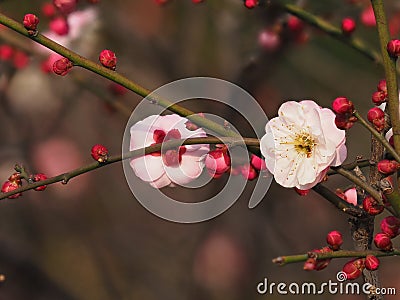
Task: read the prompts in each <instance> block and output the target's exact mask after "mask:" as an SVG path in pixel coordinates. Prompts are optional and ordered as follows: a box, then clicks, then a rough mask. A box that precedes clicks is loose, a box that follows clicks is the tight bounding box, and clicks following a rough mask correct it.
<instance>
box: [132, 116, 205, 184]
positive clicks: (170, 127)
mask: <svg viewBox="0 0 400 300" xmlns="http://www.w3.org/2000/svg"><path fill="white" fill-rule="evenodd" d="M186 122H188V119H186V118H183V117H180V116H178V115H175V114H173V115H167V116H159V115H153V116H149V117H147V118H146V119H144V120H143V121H140V122H138V123H136V124H135V125H133V126H132V127H131V130H130V133H131V140H130V150H131V151H132V150H135V149H140V148H143V147H147V146H150V145H152V144H156V143H162V142H165V141H169V140H174V139H186V138H194V137H206V132H205V131H204V130H203V129H201V128H199V129H197V130H193V131H190V130H188V129H187V128H186V124H185V123H186ZM209 150H210V146H209V145H205V144H200V145H185V146H180V147H179V148H178V149H169V150H162V151H160V152H156V153H153V154H149V155H145V156H142V157H139V158H136V159H132V160H131V162H130V165H131V167H132V169H133V171H134V172H135V174H136V176H138V177H139V178H140V179H142V180H143V181H146V182H149V183H150V185H151V186H153V187H155V188H162V187H165V186H168V185H173V183H175V184H179V185H183V184H187V183H189V182H190V181H193V180H194V179H196V178H197V177H199V176H200V174H201V173H202V170H203V167H204V163H203V157H204V156H205V155H206V154H207V153H208V151H209Z"/></svg>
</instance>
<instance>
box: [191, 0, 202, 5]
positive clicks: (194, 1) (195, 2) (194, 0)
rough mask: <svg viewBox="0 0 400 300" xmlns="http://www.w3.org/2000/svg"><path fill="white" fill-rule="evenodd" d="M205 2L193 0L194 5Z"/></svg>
mask: <svg viewBox="0 0 400 300" xmlns="http://www.w3.org/2000/svg"><path fill="white" fill-rule="evenodd" d="M203 1H204V0H192V2H193V3H194V4H197V3H201V2H203Z"/></svg>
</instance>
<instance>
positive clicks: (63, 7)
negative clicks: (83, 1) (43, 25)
mask: <svg viewBox="0 0 400 300" xmlns="http://www.w3.org/2000/svg"><path fill="white" fill-rule="evenodd" d="M77 2H78V1H77V0H53V4H54V6H55V7H57V9H58V10H59V11H60V12H61V13H62V14H65V15H67V14H69V13H71V12H73V11H74V10H75V9H76V4H77Z"/></svg>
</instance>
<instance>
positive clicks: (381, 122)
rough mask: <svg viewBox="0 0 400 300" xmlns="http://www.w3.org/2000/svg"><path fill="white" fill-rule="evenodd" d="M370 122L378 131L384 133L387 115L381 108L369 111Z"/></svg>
mask: <svg viewBox="0 0 400 300" xmlns="http://www.w3.org/2000/svg"><path fill="white" fill-rule="evenodd" d="M367 118H368V121H370V122H371V123H372V124H373V125H374V127H375V129H376V130H378V131H382V130H383V129H384V128H385V113H384V112H383V110H382V109H380V108H379V107H373V108H371V109H370V110H369V111H368V115H367Z"/></svg>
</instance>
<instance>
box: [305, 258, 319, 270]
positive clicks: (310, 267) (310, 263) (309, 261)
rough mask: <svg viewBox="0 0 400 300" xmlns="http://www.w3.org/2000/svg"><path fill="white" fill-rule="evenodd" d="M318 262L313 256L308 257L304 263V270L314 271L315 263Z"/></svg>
mask: <svg viewBox="0 0 400 300" xmlns="http://www.w3.org/2000/svg"><path fill="white" fill-rule="evenodd" d="M316 264H317V260H316V259H315V258H313V257H310V258H308V259H307V260H306V261H305V263H304V265H303V270H304V271H313V270H315V265H316Z"/></svg>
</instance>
